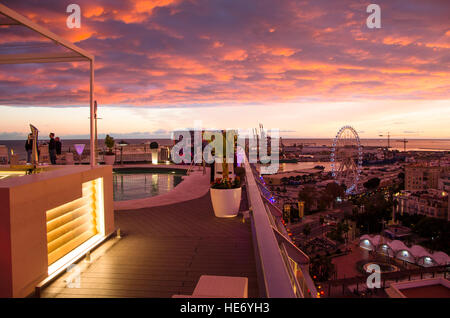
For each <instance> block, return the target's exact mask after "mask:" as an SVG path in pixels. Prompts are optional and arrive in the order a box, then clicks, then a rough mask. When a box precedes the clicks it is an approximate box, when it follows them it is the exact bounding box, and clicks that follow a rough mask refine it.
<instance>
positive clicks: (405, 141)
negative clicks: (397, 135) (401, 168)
mask: <svg viewBox="0 0 450 318" xmlns="http://www.w3.org/2000/svg"><path fill="white" fill-rule="evenodd" d="M396 141H397V142H402V143H403V151H404V152H406V144H407V143H408V140H406V138H403V140H396Z"/></svg>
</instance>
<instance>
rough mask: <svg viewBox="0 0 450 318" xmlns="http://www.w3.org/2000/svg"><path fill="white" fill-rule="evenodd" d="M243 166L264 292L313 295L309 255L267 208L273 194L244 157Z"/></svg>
mask: <svg viewBox="0 0 450 318" xmlns="http://www.w3.org/2000/svg"><path fill="white" fill-rule="evenodd" d="M244 167H245V171H246V184H247V195H248V202H249V205H250V207H251V210H252V221H253V222H252V223H253V229H252V230H253V231H254V232H255V233H254V236H255V238H256V240H255V242H254V244H256V245H257V246H256V250H257V251H258V254H259V255H258V256H259V257H258V259H257V261H258V262H259V263H260V264H259V265H260V268H261V270H262V275H263V282H264V284H265V286H264V287H265V292H266V296H267V297H299V298H304V297H313V298H316V297H317V291H316V288H315V285H314V282H313V281H312V279H311V277H310V276H309V272H308V268H309V265H308V264H307V262H308V260H309V259H308V257H307V256H306V255H305V254H304V253H303V252H302V251H300V250H299V249H298V248H297V247H296V246H295V245H293V244H292V241H290V239H289V237H288V236H287V235H286V234H287V233H286V230H285V228H284V226H282V225H281V222H278V220H277V218H276V217H274V216H273V214H272V212H271V211H270V207H269V204H272V203H271V202H272V201H271V198H272V195H271V193H270V191H269V190H268V189H267V188H266V187H265V186H264V184H263V181H262V180H261V179H260V178H259V174H258V173H257V171H256V169H255V167H252V166H251V165H250V164H249V163H248V162H247V161H246V162H245V163H244ZM264 198H265V199H266V200H264ZM294 259H296V260H301V261H302V262H297V261H296V260H294Z"/></svg>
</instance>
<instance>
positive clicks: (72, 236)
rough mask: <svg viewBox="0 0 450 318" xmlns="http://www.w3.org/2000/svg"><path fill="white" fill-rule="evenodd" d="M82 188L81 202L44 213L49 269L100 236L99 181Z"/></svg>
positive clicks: (100, 184) (77, 200)
mask: <svg viewBox="0 0 450 318" xmlns="http://www.w3.org/2000/svg"><path fill="white" fill-rule="evenodd" d="M82 187H83V189H82V197H81V198H79V199H76V200H74V201H72V202H69V203H66V204H64V205H61V206H59V207H57V208H55V209H52V210H48V211H47V248H48V264H49V265H50V264H53V263H54V262H56V261H57V260H59V259H60V258H62V257H63V256H64V255H66V254H67V253H69V252H70V251H72V250H74V249H75V248H77V247H78V246H80V245H81V244H83V243H84V242H86V241H87V240H88V239H90V238H91V237H93V236H94V235H96V234H98V233H99V232H101V229H100V226H99V224H101V223H102V222H101V220H100V219H99V214H100V213H98V212H100V210H101V211H102V209H103V207H101V206H100V205H101V202H103V200H102V199H103V198H101V196H102V195H103V193H102V191H101V187H102V179H101V178H99V179H96V180H92V181H88V182H85V183H83V185H82Z"/></svg>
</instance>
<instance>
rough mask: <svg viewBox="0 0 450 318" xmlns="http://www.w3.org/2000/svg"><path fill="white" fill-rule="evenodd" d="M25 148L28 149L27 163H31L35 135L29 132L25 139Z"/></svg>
mask: <svg viewBox="0 0 450 318" xmlns="http://www.w3.org/2000/svg"><path fill="white" fill-rule="evenodd" d="M25 150H26V151H27V163H31V154H32V153H33V135H32V134H29V135H28V139H27V141H25Z"/></svg>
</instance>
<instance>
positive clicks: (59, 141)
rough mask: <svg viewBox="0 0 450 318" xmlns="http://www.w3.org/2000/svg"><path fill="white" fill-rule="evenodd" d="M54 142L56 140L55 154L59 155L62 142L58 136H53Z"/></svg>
mask: <svg viewBox="0 0 450 318" xmlns="http://www.w3.org/2000/svg"><path fill="white" fill-rule="evenodd" d="M55 142H56V154H57V155H60V154H61V147H62V143H61V140H60V139H59V137H56V138H55Z"/></svg>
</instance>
